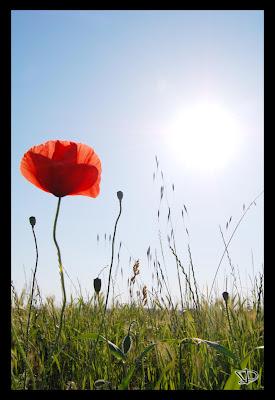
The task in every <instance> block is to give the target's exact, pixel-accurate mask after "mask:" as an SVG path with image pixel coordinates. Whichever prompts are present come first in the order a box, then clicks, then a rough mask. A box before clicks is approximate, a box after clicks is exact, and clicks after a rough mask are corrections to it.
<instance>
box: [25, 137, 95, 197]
mask: <svg viewBox="0 0 275 400" xmlns="http://www.w3.org/2000/svg"><path fill="white" fill-rule="evenodd" d="M20 170H21V173H22V175H23V176H24V177H25V178H26V179H27V180H28V181H30V182H31V183H32V184H34V185H35V186H37V187H38V188H39V189H42V190H44V191H45V192H49V193H52V194H54V195H55V196H57V197H64V196H68V195H70V196H75V195H82V196H89V197H97V196H98V195H99V191H100V188H99V184H100V179H101V162H100V159H99V158H98V156H97V155H96V153H95V152H94V150H93V149H92V148H91V147H89V146H87V145H85V144H81V143H74V142H69V141H67V140H50V141H48V142H46V143H43V144H40V145H38V146H34V147H32V148H31V149H30V150H29V151H27V153H25V154H24V156H23V158H22V160H21V165H20Z"/></svg>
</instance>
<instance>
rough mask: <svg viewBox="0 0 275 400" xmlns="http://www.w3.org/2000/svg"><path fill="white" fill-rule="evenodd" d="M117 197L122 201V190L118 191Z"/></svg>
mask: <svg viewBox="0 0 275 400" xmlns="http://www.w3.org/2000/svg"><path fill="white" fill-rule="evenodd" d="M117 197H118V200H119V201H121V200H122V197H123V192H121V191H120V190H119V191H118V192H117Z"/></svg>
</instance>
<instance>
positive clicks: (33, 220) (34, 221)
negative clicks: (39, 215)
mask: <svg viewBox="0 0 275 400" xmlns="http://www.w3.org/2000/svg"><path fill="white" fill-rule="evenodd" d="M29 221H30V224H31V226H32V227H34V225H35V224H36V219H35V217H30V218H29Z"/></svg>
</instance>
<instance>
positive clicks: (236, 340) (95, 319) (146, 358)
mask: <svg viewBox="0 0 275 400" xmlns="http://www.w3.org/2000/svg"><path fill="white" fill-rule="evenodd" d="M259 290H260V289H259V285H258V293H256V292H255V298H254V299H253V298H252V299H251V300H250V301H247V300H246V299H241V298H239V297H238V296H235V298H234V299H231V298H230V297H229V300H228V303H227V307H226V303H225V301H224V299H223V297H222V296H221V298H220V299H217V300H216V301H215V302H213V303H212V304H209V302H207V301H206V300H204V299H200V302H199V304H198V307H197V308H192V309H187V308H185V309H184V311H183V312H182V311H181V310H180V309H179V307H178V306H175V305H173V306H172V305H171V304H170V306H169V301H168V300H167V301H166V302H165V301H162V300H160V299H159V298H158V296H157V294H156V295H155V297H154V298H151V299H149V298H148V299H147V298H146V296H145V298H144V296H143V294H141V295H140V299H137V301H135V302H134V301H132V304H127V305H122V304H118V303H117V304H113V305H112V306H111V307H110V308H108V309H107V312H106V315H105V318H104V324H103V325H102V326H101V320H102V315H103V314H104V298H103V295H99V296H97V294H96V293H95V295H94V296H93V297H92V298H91V299H89V300H88V301H84V300H83V298H81V297H80V298H78V299H75V300H74V299H73V298H71V299H70V301H69V302H68V303H67V306H66V309H65V314H64V323H63V329H62V332H61V336H60V340H59V343H58V347H57V348H56V350H55V351H54V352H53V354H52V355H51V354H50V353H51V350H52V349H53V348H54V343H55V337H56V332H57V329H58V323H59V313H60V309H58V308H57V307H56V306H55V304H54V301H53V299H52V298H47V301H46V302H45V303H42V301H41V299H40V298H39V295H38V296H36V297H35V299H34V300H35V301H34V306H33V309H32V314H31V315H32V317H31V322H30V329H29V335H28V336H29V338H28V353H27V356H26V326H27V316H28V308H27V307H26V300H27V298H26V293H25V292H24V291H23V292H22V293H21V295H20V296H19V297H18V295H17V294H16V293H15V291H13V305H12V330H13V332H12V389H23V388H24V381H25V384H26V388H28V389H67V390H73V389H82V390H83V389H86V390H87V389H88V390H91V389H97V390H98V389H130V390H134V389H139V390H143V389H147V390H157V389H162V390H177V389H187V390H192V389H199V390H215V389H218V390H220V389H234V390H238V389H241V390H251V389H263V386H264V363H263V349H262V346H263V309H262V301H261V299H259V296H261V293H260V292H259ZM145 294H146V293H145ZM163 300H164V299H163ZM146 302H147V304H146ZM149 304H150V307H149ZM99 331H100V332H99ZM98 333H100V336H99V337H98ZM207 341H209V342H207ZM96 342H97V346H96V348H95V344H96ZM246 367H247V368H248V369H249V370H255V371H257V372H258V373H259V378H258V379H257V380H256V381H255V382H253V383H250V384H249V385H239V384H238V381H239V378H238V377H237V375H236V374H235V372H234V371H235V370H242V369H244V368H246ZM25 371H26V372H25ZM25 374H26V377H25ZM24 378H25V379H24Z"/></svg>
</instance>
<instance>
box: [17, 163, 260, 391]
mask: <svg viewBox="0 0 275 400" xmlns="http://www.w3.org/2000/svg"><path fill="white" fill-rule="evenodd" d="M156 164H157V171H156V176H157V172H158V168H159V162H158V159H157V157H156ZM160 173H161V180H162V182H161V190H160V200H159V209H158V213H157V215H158V222H159V218H161V217H162V214H163V215H164V217H163V218H165V220H166V222H167V229H169V234H168V235H167V236H168V244H169V245H168V248H170V250H171V256H172V257H173V262H174V268H176V270H177V281H176V282H173V285H174V287H175V286H177V289H179V291H180V303H178V304H175V303H174V302H173V296H174V294H173V293H171V292H170V289H169V284H168V278H167V273H166V261H165V257H164V252H163V246H164V243H163V240H162V235H161V230H159V241H160V249H161V255H162V259H161V260H160V259H158V256H157V252H155V255H154V250H153V249H151V247H150V246H149V248H148V250H147V259H148V265H149V264H150V266H151V267H152V268H153V274H154V280H152V281H153V282H154V286H155V287H154V288H153V287H152V288H151V289H150V291H149V290H148V288H147V287H146V286H144V285H140V282H139V281H138V279H139V269H140V265H139V261H138V260H135V261H134V260H132V269H133V275H132V276H131V277H129V278H128V289H129V299H128V303H127V304H121V303H119V302H116V303H115V302H114V300H113V302H112V303H111V302H109V303H108V296H109V294H110V282H111V269H112V262H113V258H114V244H115V232H116V226H117V223H118V219H119V216H120V214H121V211H122V208H121V205H122V203H121V199H122V192H118V194H117V195H118V199H119V202H120V211H119V215H118V217H117V220H116V223H115V229H114V234H113V240H112V258H111V264H110V267H109V275H108V276H109V279H108V287H107V288H103V292H104V293H102V292H100V293H99V294H98V293H94V295H93V296H92V297H91V298H90V299H88V300H86V301H85V300H84V298H83V296H82V294H81V287H80V294H79V297H78V298H76V299H73V298H72V297H71V298H70V300H67V303H66V306H65V308H64V310H63V306H62V307H61V308H58V307H57V305H56V304H55V303H54V300H53V298H50V297H48V298H47V299H46V300H45V301H44V302H43V301H42V299H41V296H40V291H39V286H38V285H37V284H36V288H35V290H34V282H35V273H34V275H33V279H32V282H33V284H32V290H31V291H30V293H27V290H26V289H24V290H23V291H22V293H20V295H19V294H18V293H16V291H15V289H14V287H13V286H12V315H11V320H12V348H11V357H12V362H11V368H12V371H11V376H12V389H14V390H20V389H24V388H25V389H44V390H45V389H46V390H53V389H62V390H101V389H102V390H108V389H113V390H135V389H138V390H222V389H224V390H262V389H263V388H264V354H263V343H264V337H263V336H264V325H263V321H264V311H263V273H260V274H259V275H258V276H254V277H253V281H251V294H250V295H249V298H244V297H243V295H242V294H241V290H239V289H238V288H241V287H242V285H241V282H239V284H237V275H236V274H237V271H236V268H235V267H234V265H233V264H232V261H231V258H230V255H229V251H228V246H229V244H230V242H231V240H232V238H233V236H234V234H235V232H236V230H237V229H238V227H239V225H240V223H241V222H242V221H243V219H244V217H245V215H246V214H247V212H248V211H249V210H250V209H251V208H252V207H253V206H254V205H256V202H255V200H257V199H258V198H259V197H260V196H261V195H262V193H261V194H260V195H258V196H257V197H256V198H255V199H254V200H253V201H252V202H251V203H250V205H249V206H248V207H247V208H246V209H245V210H243V214H242V216H241V217H240V219H239V220H238V222H237V223H236V225H235V228H234V229H233V231H232V233H231V236H230V238H229V240H227V241H225V238H224V235H223V232H222V230H221V228H220V232H221V235H222V239H223V242H224V252H223V255H222V257H221V259H220V262H219V264H218V268H217V270H216V274H215V277H214V280H213V283H212V286H211V289H210V294H209V293H208V292H207V293H208V295H207V297H205V296H203V295H202V293H201V291H200V290H199V288H198V285H197V280H196V276H195V272H196V273H197V271H195V269H194V266H193V262H192V254H191V249H190V245H189V244H188V258H189V268H188V270H186V269H185V268H186V264H187V263H186V260H185V263H184V265H183V264H182V263H181V260H180V259H179V257H178V255H177V250H176V239H175V231H174V225H173V222H172V219H173V212H172V208H171V207H170V204H169V201H168V195H167V193H168V190H167V186H166V183H165V181H164V176H163V172H162V171H160ZM156 179H157V178H156V177H155V173H154V178H153V180H154V181H155V180H156ZM172 190H173V193H174V191H175V189H174V185H173V186H172ZM119 193H120V195H119ZM163 193H164V194H165V196H163ZM163 199H165V200H166V206H167V213H165V211H164V209H163V207H164V205H163V206H162V209H161V214H160V206H161V202H162V201H164V200H163ZM185 214H186V215H187V208H186V206H185V205H184V210H181V215H182V222H183V226H184V230H185V231H186V234H187V238H189V231H188V229H187V227H186V224H185V220H184V215H185ZM32 218H33V217H32ZM56 219H57V217H56ZM230 221H231V218H230V220H229V221H228V223H227V224H226V229H227V228H228V226H229V224H230ZM55 225H56V220H55ZM32 228H33V226H32ZM54 232H55V230H54ZM33 234H34V229H33ZM34 238H35V234H34ZM55 242H56V239H55ZM187 243H189V240H187ZM35 244H36V241H35ZM120 246H121V243H120ZM120 246H119V251H118V259H119V252H120ZM225 256H227V259H228V262H229V265H230V268H231V278H232V279H233V281H232V282H233V286H232V290H231V292H230V291H229V300H228V302H225V301H224V299H223V296H222V292H224V290H220V291H217V289H216V293H215V297H214V296H213V295H212V296H210V295H211V293H212V289H214V287H215V288H216V286H214V283H215V279H216V276H217V273H218V271H219V268H220V266H221V263H222V260H223V258H224V257H225ZM130 260H131V259H130ZM37 262H38V249H37V247H36V267H37ZM187 262H188V261H187ZM59 264H61V256H60V254H59ZM171 265H172V264H171ZM35 271H36V269H35ZM62 271H63V269H62ZM64 271H65V273H66V274H67V272H66V270H65V268H64ZM101 272H102V271H101ZM101 272H100V274H101ZM100 274H99V275H100ZM67 275H68V274H67ZM114 275H115V276H116V273H115V274H114ZM68 277H69V276H68ZM69 278H70V277H69ZM225 278H226V285H225V288H224V289H225V290H226V291H227V278H228V276H226V277H225ZM98 283H99V282H97V284H98ZM113 283H114V282H113ZM228 286H229V285H228ZM62 288H63V289H64V290H63V300H64V292H65V288H64V285H63V286H62ZM137 289H138V290H137ZM97 290H99V288H98V289H97ZM32 293H33V294H34V298H33V301H32V300H31V299H32ZM113 298H115V293H113ZM30 304H32V307H30ZM64 304H65V301H63V305H64ZM107 305H108V307H107ZM63 311H64V318H62V314H63ZM29 316H30V318H29ZM28 321H29V323H28ZM61 322H62V326H61V327H60V323H61ZM59 334H60V335H59ZM244 368H248V369H249V370H254V371H257V372H258V374H259V376H258V379H257V380H256V381H255V382H252V383H249V384H248V385H239V384H238V381H239V378H238V376H237V375H236V374H235V371H236V370H243V369H244Z"/></svg>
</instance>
